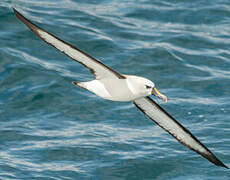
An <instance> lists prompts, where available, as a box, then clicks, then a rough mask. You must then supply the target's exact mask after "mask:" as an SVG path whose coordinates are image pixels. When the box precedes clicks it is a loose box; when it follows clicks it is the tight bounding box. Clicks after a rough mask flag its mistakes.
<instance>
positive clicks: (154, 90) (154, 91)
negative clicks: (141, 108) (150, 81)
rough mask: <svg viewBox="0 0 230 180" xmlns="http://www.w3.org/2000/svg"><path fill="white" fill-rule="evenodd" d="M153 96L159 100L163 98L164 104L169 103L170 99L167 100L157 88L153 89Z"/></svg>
mask: <svg viewBox="0 0 230 180" xmlns="http://www.w3.org/2000/svg"><path fill="white" fill-rule="evenodd" d="M152 94H153V95H154V96H157V97H159V98H161V99H162V100H163V101H164V102H167V101H168V98H167V96H165V95H164V94H161V93H160V92H159V91H158V90H157V88H155V87H154V88H153V90H152Z"/></svg>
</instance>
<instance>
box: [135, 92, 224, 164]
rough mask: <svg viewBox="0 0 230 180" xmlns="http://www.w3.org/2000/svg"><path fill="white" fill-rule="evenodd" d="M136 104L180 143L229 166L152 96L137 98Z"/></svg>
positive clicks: (212, 160)
mask: <svg viewBox="0 0 230 180" xmlns="http://www.w3.org/2000/svg"><path fill="white" fill-rule="evenodd" d="M134 104H135V105H136V106H137V108H138V109H139V110H141V111H142V112H143V113H144V114H145V115H147V116H148V117H149V118H150V119H151V120H152V121H154V122H155V123H156V124H157V125H159V126H160V127H161V128H163V129H164V130H165V131H167V132H168V133H169V134H171V135H172V136H173V137H174V138H176V139H177V140H178V141H179V142H180V143H182V144H183V145H185V146H187V147H188V148H190V149H191V150H193V151H195V152H197V153H198V154H200V155H202V156H203V157H205V158H206V159H208V160H209V161H210V162H212V163H214V164H215V165H217V166H222V167H225V168H228V167H227V166H226V165H225V164H223V163H222V162H221V161H220V160H219V159H217V157H216V156H215V155H214V154H213V153H212V152H211V151H210V150H209V149H208V148H207V147H205V145H204V144H202V143H201V142H200V141H199V140H198V139H197V138H196V137H195V136H194V135H193V134H192V133H191V132H190V131H189V130H188V129H186V128H185V127H183V126H182V125H181V124H180V123H179V122H177V121H176V120H175V119H174V118H173V117H172V116H171V115H170V114H168V113H167V112H166V111H165V110H164V109H163V108H162V107H160V106H159V105H158V104H157V103H156V102H154V101H153V100H152V99H151V98H150V97H144V98H140V99H137V100H135V101H134Z"/></svg>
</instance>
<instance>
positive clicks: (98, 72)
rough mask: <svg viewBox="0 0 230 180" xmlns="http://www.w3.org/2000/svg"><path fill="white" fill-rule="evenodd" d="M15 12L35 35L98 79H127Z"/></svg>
mask: <svg viewBox="0 0 230 180" xmlns="http://www.w3.org/2000/svg"><path fill="white" fill-rule="evenodd" d="M13 9H14V8H13ZM14 13H15V15H16V17H17V18H18V19H19V20H20V21H22V22H23V23H24V24H25V25H26V26H27V27H28V28H29V29H30V30H31V31H32V32H33V33H34V34H35V35H37V36H38V37H39V38H41V39H42V40H43V41H45V42H46V43H48V44H49V45H51V46H53V47H55V48H56V49H58V50H59V51H61V52H62V53H64V54H66V55H67V56H69V57H70V58H72V59H73V60H75V61H77V62H79V63H81V64H82V65H84V66H85V67H86V68H88V69H89V70H90V72H91V73H92V74H93V75H94V76H95V78H96V79H102V78H119V79H125V77H124V76H122V75H121V74H119V73H118V72H116V71H114V70H113V69H111V68H109V67H108V66H106V65H104V64H103V63H102V62H100V61H99V60H97V59H95V58H93V57H91V56H90V55H88V54H86V53H85V52H83V51H81V50H80V49H78V48H76V47H74V46H73V45H71V44H69V43H67V42H65V41H63V40H61V39H59V38H58V37H56V36H54V35H53V34H51V33H49V32H47V31H45V30H44V29H42V28H40V27H38V26H37V25H35V24H34V23H32V22H31V21H30V20H28V19H27V18H25V17H24V16H23V15H22V14H20V13H19V12H18V11H17V10H16V9H14Z"/></svg>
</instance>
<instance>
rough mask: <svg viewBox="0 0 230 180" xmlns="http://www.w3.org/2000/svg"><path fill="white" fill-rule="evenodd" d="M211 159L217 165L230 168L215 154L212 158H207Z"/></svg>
mask: <svg viewBox="0 0 230 180" xmlns="http://www.w3.org/2000/svg"><path fill="white" fill-rule="evenodd" d="M207 159H208V160H209V161H211V162H212V163H213V164H215V165H216V166H220V167H224V168H226V169H229V167H228V166H226V165H225V164H224V163H222V162H221V161H220V160H219V159H218V158H217V157H216V156H215V155H214V154H212V156H211V157H210V158H207Z"/></svg>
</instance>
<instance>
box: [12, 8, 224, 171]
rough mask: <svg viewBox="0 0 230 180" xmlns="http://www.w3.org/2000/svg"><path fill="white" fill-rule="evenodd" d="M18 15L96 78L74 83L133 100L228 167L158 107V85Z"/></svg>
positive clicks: (175, 134) (159, 122) (103, 95)
mask: <svg viewBox="0 0 230 180" xmlns="http://www.w3.org/2000/svg"><path fill="white" fill-rule="evenodd" d="M13 10H14V13H15V15H16V17H17V18H18V19H19V20H20V21H21V22H22V23H24V24H25V25H26V26H27V27H28V28H29V29H30V30H31V31H32V32H33V33H34V34H35V35H36V36H38V37H39V38H40V39H42V40H43V41H45V42H46V43H48V44H49V45H51V46H53V47H55V48H56V49H58V50H59V51H61V52H62V53H64V54H66V55H67V56H69V57H70V58H71V59H73V60H74V61H76V62H78V63H81V64H82V65H83V66H85V67H86V68H88V69H89V70H90V72H91V73H92V74H93V76H94V77H95V79H94V80H92V81H88V82H72V83H73V84H74V85H76V86H78V87H81V88H84V89H86V90H88V91H90V92H92V93H94V94H96V95H97V96H99V97H101V98H104V99H107V100H111V101H121V102H127V101H129V102H132V103H133V104H134V105H135V106H136V107H137V108H138V109H139V110H140V111H141V112H143V113H144V114H145V115H146V116H147V117H148V118H150V119H151V120H152V121H154V122H155V123H156V124H157V125H159V126H160V127H161V128H163V129H164V130H165V131H167V132H168V133H169V134H171V135H172V136H173V137H174V138H176V139H177V140H178V141H179V142H180V143H182V144H183V145H185V146H187V147H188V148H189V149H191V150H193V151H195V152H196V153H198V154H200V155H201V156H203V157H204V158H206V159H207V160H209V161H210V162H212V163H213V164H215V165H216V166H222V167H225V168H228V167H227V166H226V165H225V164H224V163H222V162H221V161H220V160H219V159H218V158H217V157H216V156H215V155H214V154H213V153H212V152H211V151H210V150H209V149H208V148H207V147H206V146H205V145H204V144H203V143H201V142H200V141H199V140H198V139H197V138H196V137H195V136H194V135H193V134H192V133H191V132H190V131H189V130H188V129H186V128H185V127H184V126H182V125H181V124H180V123H179V122H178V121H176V120H175V119H174V118H173V117H172V116H171V115H170V114H169V113H168V112H166V111H165V110H164V109H163V108H162V107H161V106H159V105H158V104H157V103H156V102H155V101H154V100H153V99H152V98H151V97H150V96H151V95H153V96H156V97H159V98H161V99H162V100H164V101H165V102H167V100H168V99H167V97H166V96H165V95H163V94H162V93H160V92H159V91H158V90H157V89H156V86H155V84H154V83H153V82H152V81H150V80H148V79H146V78H144V77H140V76H134V75H125V74H120V73H118V72H117V71H115V70H113V69H111V68H110V67H108V66H106V65H105V64H103V63H102V62H101V61H99V60H97V59H95V58H93V57H92V56H90V55H88V54H86V53H85V52H83V51H82V50H80V49H78V48H77V47H75V46H73V45H71V44H69V43H67V42H65V41H63V40H62V39H60V38H58V37H57V36H55V35H53V34H51V33H49V32H47V31H45V30H44V29H42V28H40V27H38V26H37V25H35V24H34V23H32V22H31V21H30V20H28V19H27V18H25V17H24V16H23V15H22V14H20V13H19V12H18V11H17V10H16V9H15V8H13Z"/></svg>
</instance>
